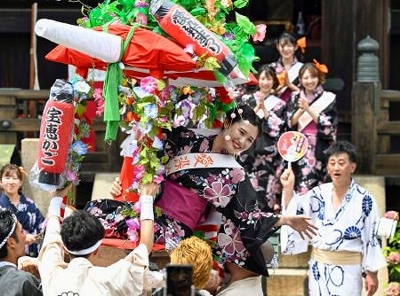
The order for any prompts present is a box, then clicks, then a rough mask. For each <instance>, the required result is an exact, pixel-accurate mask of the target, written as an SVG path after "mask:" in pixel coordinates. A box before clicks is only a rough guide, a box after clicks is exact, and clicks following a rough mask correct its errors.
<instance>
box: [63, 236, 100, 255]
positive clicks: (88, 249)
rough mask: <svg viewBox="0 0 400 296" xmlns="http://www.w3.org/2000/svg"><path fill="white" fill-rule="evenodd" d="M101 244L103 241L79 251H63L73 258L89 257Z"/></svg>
mask: <svg viewBox="0 0 400 296" xmlns="http://www.w3.org/2000/svg"><path fill="white" fill-rule="evenodd" d="M102 242H103V240H102V239H101V240H99V241H98V242H97V243H95V244H94V245H93V246H91V247H89V248H86V249H83V250H79V251H70V250H68V249H67V248H66V247H65V249H66V250H67V251H68V253H70V254H72V255H75V256H85V255H89V254H90V253H93V252H94V251H96V250H97V249H98V248H99V247H100V245H101V243H102Z"/></svg>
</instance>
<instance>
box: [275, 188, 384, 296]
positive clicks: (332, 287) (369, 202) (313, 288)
mask: <svg viewBox="0 0 400 296" xmlns="http://www.w3.org/2000/svg"><path fill="white" fill-rule="evenodd" d="M332 190H333V184H332V183H326V184H322V185H320V186H317V187H315V188H313V189H312V190H310V191H309V192H308V193H307V194H306V195H303V196H300V195H295V196H293V198H292V199H291V201H290V202H289V204H288V207H287V208H286V209H283V214H285V215H291V214H292V215H294V214H300V213H301V214H304V215H306V216H310V217H312V223H313V224H314V225H315V226H317V227H318V228H319V229H318V234H317V235H316V236H314V237H313V239H312V240H311V241H310V240H308V239H306V240H302V239H301V237H300V236H299V234H298V233H297V232H295V231H293V230H292V229H291V228H289V227H287V226H282V229H281V243H282V253H283V254H299V253H303V252H306V251H307V249H308V245H309V244H311V245H312V247H313V248H316V249H321V250H327V251H352V252H359V253H361V254H362V264H361V265H350V264H349V265H335V264H324V263H321V262H317V261H315V260H314V259H312V258H311V259H310V261H309V293H310V295H312V296H314V295H315V296H317V295H318V296H328V295H341V296H343V295H352V296H359V295H361V293H362V272H363V270H368V271H372V272H375V271H378V270H379V269H380V268H381V267H384V266H385V265H386V261H385V258H384V256H383V253H382V249H381V245H380V241H379V240H378V237H377V236H376V235H375V231H374V229H375V225H376V223H377V221H378V220H379V213H378V207H377V204H376V202H375V199H374V197H373V196H372V195H371V193H369V192H368V191H367V190H365V189H364V188H362V187H361V186H360V185H358V184H356V183H355V182H354V180H352V181H351V184H350V187H349V188H348V191H347V193H346V195H345V198H344V199H343V201H342V204H341V205H340V207H339V208H338V210H337V211H336V212H334V211H333V204H332Z"/></svg>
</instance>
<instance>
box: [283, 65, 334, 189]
mask: <svg viewBox="0 0 400 296" xmlns="http://www.w3.org/2000/svg"><path fill="white" fill-rule="evenodd" d="M314 61H315V60H314ZM326 73H328V69H327V67H326V66H325V65H322V64H319V63H318V62H317V61H315V63H306V64H304V65H303V66H302V67H301V69H300V72H299V79H300V84H301V88H300V92H297V93H293V94H292V97H291V100H290V101H289V102H288V106H287V119H288V126H289V128H290V129H292V130H295V131H299V132H301V133H303V134H304V135H306V137H307V139H308V150H307V153H306V154H305V156H304V157H303V158H302V159H300V160H299V161H297V162H295V163H293V170H294V173H295V176H296V184H295V190H296V192H298V193H299V194H304V193H306V192H307V191H308V190H310V189H311V188H313V187H314V186H317V185H318V184H320V183H322V182H323V180H324V178H325V175H326V167H325V150H326V149H327V148H328V147H329V146H331V145H332V144H334V143H335V142H336V134H337V124H338V113H337V109H336V95H335V94H333V93H331V92H328V91H325V90H324V89H323V87H322V84H323V83H324V82H325V75H326Z"/></svg>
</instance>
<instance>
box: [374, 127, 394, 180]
mask: <svg viewBox="0 0 400 296" xmlns="http://www.w3.org/2000/svg"><path fill="white" fill-rule="evenodd" d="M399 127H400V121H382V122H378V123H377V126H376V131H377V133H378V137H379V135H392V136H398V135H399ZM399 173H400V172H399Z"/></svg>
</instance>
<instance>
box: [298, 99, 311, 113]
mask: <svg viewBox="0 0 400 296" xmlns="http://www.w3.org/2000/svg"><path fill="white" fill-rule="evenodd" d="M298 104H299V108H300V109H302V110H304V111H308V108H309V107H310V105H309V104H308V101H307V99H305V98H301V97H300V99H299V102H298Z"/></svg>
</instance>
